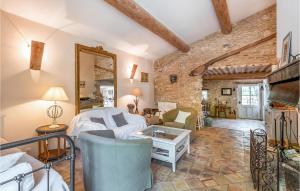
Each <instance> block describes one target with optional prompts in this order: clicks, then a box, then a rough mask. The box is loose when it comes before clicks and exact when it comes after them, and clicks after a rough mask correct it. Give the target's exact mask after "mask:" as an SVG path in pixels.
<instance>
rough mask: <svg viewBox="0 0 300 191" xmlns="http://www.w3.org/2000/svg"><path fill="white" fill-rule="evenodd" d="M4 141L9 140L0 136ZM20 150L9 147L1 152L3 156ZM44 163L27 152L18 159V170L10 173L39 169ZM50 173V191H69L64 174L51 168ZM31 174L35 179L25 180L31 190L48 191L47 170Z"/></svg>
mask: <svg viewBox="0 0 300 191" xmlns="http://www.w3.org/2000/svg"><path fill="white" fill-rule="evenodd" d="M4 143H7V141H6V140H5V139H3V138H1V137H0V144H4ZM20 151H21V150H20V149H19V148H12V149H7V150H4V151H2V152H1V156H4V155H7V154H12V153H17V152H20ZM43 165H44V164H43V163H42V162H40V161H39V160H37V159H35V158H33V157H32V156H30V155H28V154H26V153H25V154H24V155H23V156H22V157H21V158H20V159H19V160H18V161H16V165H15V166H17V167H15V169H16V170H13V172H9V173H11V175H12V176H16V175H18V174H20V173H26V172H29V171H31V169H33V170H34V169H37V168H39V167H41V166H43ZM7 171H8V170H7ZM49 174H50V176H49V177H50V184H49V188H50V191H69V187H68V186H67V184H66V183H65V181H64V180H63V178H62V176H61V175H60V174H59V173H57V172H56V171H55V170H53V169H51V170H50V173H49ZM30 176H31V177H32V176H33V179H31V178H30V179H31V180H33V181H27V183H26V182H24V183H25V184H27V185H28V186H29V187H31V188H30V190H33V191H46V190H47V174H46V170H40V171H37V172H35V173H33V174H32V175H30ZM5 177H8V176H7V175H5ZM6 180H7V178H6ZM0 182H1V181H0ZM32 183H34V187H33V188H32V186H31V184H32ZM29 184H30V185H29ZM27 185H24V186H25V187H26V186H27ZM0 190H1V191H2V189H1V188H0ZM5 190H6V189H5ZM14 190H15V189H14ZM24 190H26V189H24Z"/></svg>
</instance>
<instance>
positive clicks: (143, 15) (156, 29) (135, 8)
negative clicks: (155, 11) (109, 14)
mask: <svg viewBox="0 0 300 191" xmlns="http://www.w3.org/2000/svg"><path fill="white" fill-rule="evenodd" d="M104 1H106V2H107V3H109V4H110V5H111V6H113V7H114V8H116V9H117V10H119V11H120V12H122V13H123V14H125V15H126V16H128V17H129V18H131V19H132V20H134V21H135V22H137V23H139V24H140V25H142V26H143V27H145V28H147V29H148V30H150V31H151V32H153V33H155V34H156V35H158V36H159V37H161V38H162V39H165V40H166V41H167V42H169V43H170V44H171V45H173V46H174V47H176V48H177V49H178V50H180V51H182V52H188V51H189V50H190V47H189V46H188V45H187V44H186V43H185V42H184V41H183V40H181V39H180V38H179V37H178V36H176V34H174V33H173V32H172V31H171V30H169V29H168V28H167V27H166V26H164V25H163V24H162V23H160V22H159V21H158V20H156V19H155V18H154V17H153V16H152V15H151V14H150V13H148V12H147V11H146V10H145V9H143V8H142V7H141V6H139V5H138V4H137V3H135V2H134V1H133V0H104Z"/></svg>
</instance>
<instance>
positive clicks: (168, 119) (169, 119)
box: [163, 107, 198, 140]
mask: <svg viewBox="0 0 300 191" xmlns="http://www.w3.org/2000/svg"><path fill="white" fill-rule="evenodd" d="M179 110H180V111H183V112H190V113H191V115H190V116H188V117H187V118H186V120H185V123H177V122H175V119H176V117H177V115H178V112H179ZM197 116H198V113H197V111H196V110H194V109H193V108H187V107H185V108H176V109H172V110H170V111H168V112H166V113H164V114H163V123H164V126H169V127H175V128H181V129H188V130H191V131H192V134H191V140H193V139H194V138H195V133H196V125H197Z"/></svg>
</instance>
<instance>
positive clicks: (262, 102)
mask: <svg viewBox="0 0 300 191" xmlns="http://www.w3.org/2000/svg"><path fill="white" fill-rule="evenodd" d="M251 85H257V86H258V90H259V119H256V120H263V109H264V98H263V96H264V92H263V90H262V89H261V86H262V85H263V83H262V82H259V83H238V84H237V91H236V93H237V102H236V103H237V106H236V108H237V117H238V118H239V119H243V118H240V115H239V114H240V106H239V104H240V102H241V100H240V91H241V89H242V88H241V87H242V86H251Z"/></svg>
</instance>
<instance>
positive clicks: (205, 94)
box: [202, 90, 208, 101]
mask: <svg viewBox="0 0 300 191" xmlns="http://www.w3.org/2000/svg"><path fill="white" fill-rule="evenodd" d="M202 100H203V101H207V100H208V90H202Z"/></svg>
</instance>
